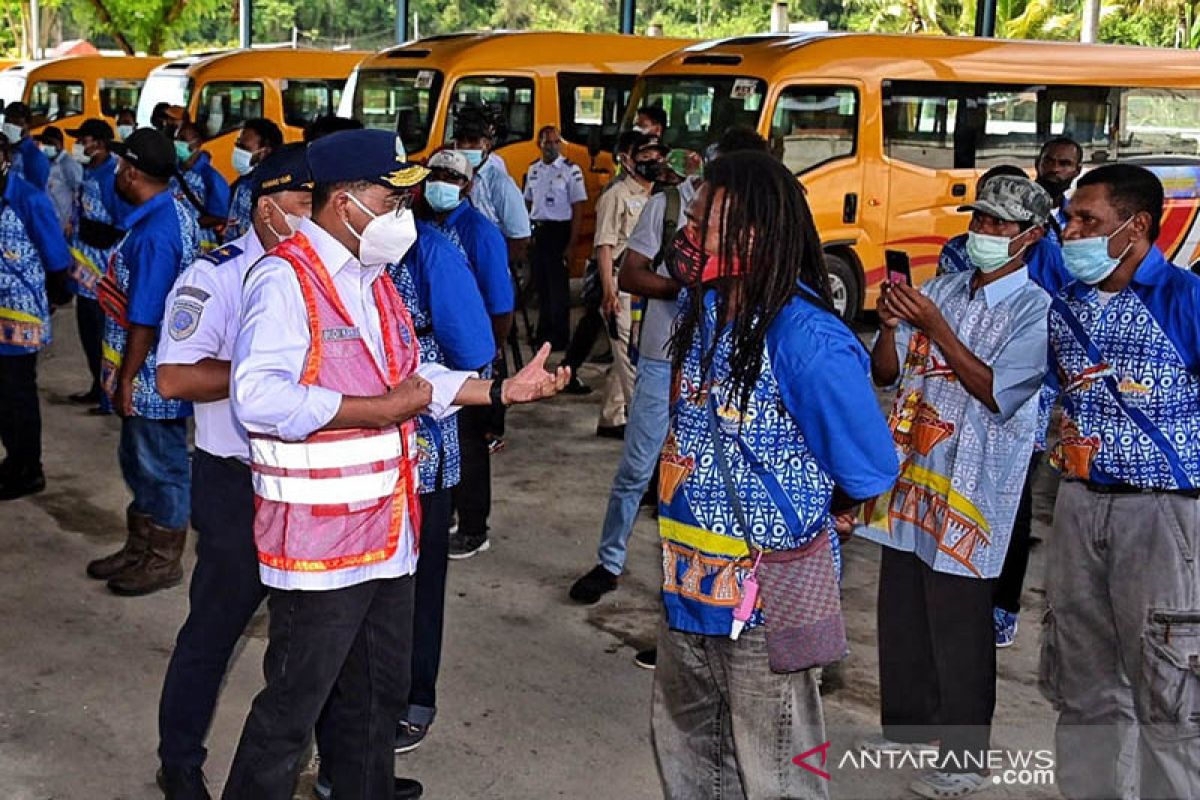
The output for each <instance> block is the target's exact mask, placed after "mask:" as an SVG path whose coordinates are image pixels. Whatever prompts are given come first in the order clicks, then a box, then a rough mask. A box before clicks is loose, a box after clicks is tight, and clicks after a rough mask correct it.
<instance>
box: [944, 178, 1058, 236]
mask: <svg viewBox="0 0 1200 800" xmlns="http://www.w3.org/2000/svg"><path fill="white" fill-rule="evenodd" d="M1053 206H1054V201H1052V200H1051V199H1050V195H1049V194H1047V193H1046V190H1045V189H1043V188H1042V187H1041V186H1038V185H1037V184H1036V183H1034V182H1033V181H1031V180H1029V178H1018V177H1016V176H1015V175H997V176H996V177H994V178H992V179H990V180H989V181H988V182H987V183H985V184H984V185H983V187H982V188H981V189H980V190H979V195H978V196H977V197H976V198H975V202H974V203H971V204H970V205H965V206H959V207H958V210H959V211H978V212H980V213H982V214H987V215H988V216H991V217H995V218H996V219H1002V220H1004V221H1006V222H1032V223H1034V224H1035V225H1044V224H1046V220H1047V219H1049V218H1050V210H1051V209H1052V208H1053Z"/></svg>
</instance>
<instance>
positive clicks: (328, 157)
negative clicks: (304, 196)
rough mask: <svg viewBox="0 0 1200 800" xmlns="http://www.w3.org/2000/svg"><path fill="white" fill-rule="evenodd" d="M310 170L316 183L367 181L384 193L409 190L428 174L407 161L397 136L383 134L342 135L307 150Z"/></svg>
mask: <svg viewBox="0 0 1200 800" xmlns="http://www.w3.org/2000/svg"><path fill="white" fill-rule="evenodd" d="M308 168H309V171H310V172H311V174H312V179H313V182H314V183H321V184H330V183H353V182H355V181H366V182H369V183H375V184H378V185H380V186H382V187H384V188H385V189H394V190H397V191H399V190H401V189H409V188H411V187H413V186H416V185H417V184H419V183H420V182H421V181H423V180H425V176H426V175H428V174H429V170H428V169H426V168H425V167H423V166H421V165H420V164H413V163H411V162H409V161H408V156H407V154H406V153H405V151H404V145H403V144H401V143H400V139H399V137H397V136H396V134H394V133H388V132H387V131H380V130H358V131H339V132H337V133H332V134H330V135H329V136H325V137H323V138H321V139H318V140H317V141H315V142H313V143H312V144H310V145H309V146H308Z"/></svg>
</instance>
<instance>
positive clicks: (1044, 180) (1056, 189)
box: [1035, 175, 1071, 200]
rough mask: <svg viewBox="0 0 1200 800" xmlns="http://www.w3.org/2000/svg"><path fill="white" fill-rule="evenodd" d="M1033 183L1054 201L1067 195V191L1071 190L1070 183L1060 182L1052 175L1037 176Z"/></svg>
mask: <svg viewBox="0 0 1200 800" xmlns="http://www.w3.org/2000/svg"><path fill="white" fill-rule="evenodd" d="M1035 183H1037V185H1038V186H1041V187H1042V188H1043V189H1045V190H1046V193H1047V194H1049V195H1050V196H1051V197H1052V198H1054V199H1055V200H1058V199H1059V198H1061V197H1062V196H1063V195H1065V194H1066V193H1067V189H1070V188H1071V182H1070V181H1064V180H1060V179H1058V178H1055V177H1054V176H1052V175H1042V176H1039V177H1038V178H1037V180H1036V181H1035Z"/></svg>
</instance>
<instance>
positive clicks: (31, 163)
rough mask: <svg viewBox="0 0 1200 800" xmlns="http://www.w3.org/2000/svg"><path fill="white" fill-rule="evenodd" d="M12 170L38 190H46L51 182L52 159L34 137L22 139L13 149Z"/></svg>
mask: <svg viewBox="0 0 1200 800" xmlns="http://www.w3.org/2000/svg"><path fill="white" fill-rule="evenodd" d="M12 168H13V169H14V170H15V171H16V172H19V173H20V174H21V177H22V178H24V179H25V180H27V181H29V182H30V183H32V184H33V185H34V187H35V188H38V189H45V188H46V184H47V183H48V182H49V180H50V159H48V158H46V154H45V153H43V152H42V148H40V147H38V143H37V142H35V141H34V140H33V137H32V136H25V137H22V139H21V141H20V142H18V143H17V146H16V147H15V148H14V149H13V155H12Z"/></svg>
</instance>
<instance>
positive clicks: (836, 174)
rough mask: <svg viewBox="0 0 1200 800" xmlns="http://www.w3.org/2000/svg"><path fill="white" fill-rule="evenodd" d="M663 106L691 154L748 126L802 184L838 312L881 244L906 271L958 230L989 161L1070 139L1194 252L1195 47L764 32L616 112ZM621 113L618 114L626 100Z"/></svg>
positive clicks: (654, 75) (647, 83)
mask: <svg viewBox="0 0 1200 800" xmlns="http://www.w3.org/2000/svg"><path fill="white" fill-rule="evenodd" d="M647 104H649V105H655V104H657V105H661V106H662V107H663V108H664V109H665V110H666V112H667V116H668V128H667V133H666V142H667V144H669V145H671V146H673V147H680V148H688V149H692V150H697V151H703V149H704V147H705V146H707V145H708V144H710V143H711V142H713V141H715V140H716V139H717V138H719V137H720V135H721V133H722V132H723V131H724V130H725V129H726V128H728V127H730V126H733V125H741V126H747V127H750V128H754V129H755V130H757V131H758V132H759V133H760V134H762V135H763V136H764V137H766V138H767V139H768V141H769V142H770V146H771V149H772V151H773V152H774V153H775V154H776V156H778V157H779V158H781V159H782V160H783V162H784V163H785V164H786V165H787V166H788V168H789V169H791V170H792V172H794V173H795V174H796V175H797V177H798V178H799V179H800V181H801V182H802V183H803V184H804V187H805V189H806V191H807V197H808V201H809V203H810V205H811V206H812V209H813V212H814V215H815V218H816V223H817V228H818V230H819V231H820V233H821V239H822V242H823V244H824V247H825V252H826V257H827V262H828V265H829V270H830V274H831V279H832V283H833V289H834V295H835V299H836V301H837V304H838V306H839V309H840V310H842V311H843V313H844V314H846V315H847V316H854V315H855V314H856V313H857V312H859V311H860V310H862V309H863V308H864V307H865V308H873V307H874V301H875V296H876V294H877V292H878V286H879V283H880V282H881V281H882V280H883V278H884V274H885V261H886V258H887V254H888V251H892V252H894V253H897V254H901V255H902V256H903V257H906V258H907V259H908V261H909V264H910V265H911V267H912V271H913V277H914V279H915V281H916V282H918V283H919V282H920V281H922V280H924V279H926V278H928V277H930V276H932V275H933V273H934V270H935V268H936V265H937V257H938V253H939V251H940V249H941V246H942V244H944V243H945V241H946V240H947V239H948V238H949V237H951V236H954V235H956V234H959V233H962V232H963V231H964V230H966V225H967V221H968V217H967V215H966V214H962V213H959V212H958V211H957V210H956V209H957V208H958V207H959V206H960V205H962V204H963V203H965V202H968V201H969V200H970V199H971V197H970V196H971V194H972V193H973V191H974V182H975V178H976V177H977V176H978V175H979V174H980V173H981V172H983V171H984V170H986V169H988V168H989V167H992V166H994V165H996V164H1002V163H1010V164H1016V165H1018V166H1021V167H1022V168H1025V169H1028V170H1032V168H1033V163H1034V160H1035V158H1036V156H1037V153H1038V150H1039V147H1040V144H1041V142H1043V141H1045V140H1046V139H1048V138H1050V137H1053V136H1060V135H1063V136H1070V137H1071V138H1073V139H1075V140H1076V141H1078V142H1079V143H1080V144H1081V145H1082V147H1083V153H1084V168H1085V169H1087V168H1089V167H1094V166H1097V165H1100V164H1105V163H1109V162H1112V161H1116V160H1122V161H1135V162H1139V163H1143V164H1145V165H1147V166H1149V167H1150V168H1151V169H1153V170H1154V171H1155V172H1157V173H1158V174H1159V176H1160V177H1161V178H1162V179H1163V182H1164V185H1165V186H1166V188H1167V195H1168V198H1169V203H1168V208H1167V211H1166V214H1165V217H1164V220H1163V233H1162V236H1161V238H1160V240H1159V244H1160V245H1161V246H1162V247H1163V249H1164V251H1165V252H1166V253H1167V255H1168V256H1169V257H1172V258H1174V259H1175V260H1176V261H1178V263H1180V264H1188V263H1190V262H1191V261H1192V260H1193V259H1194V258H1195V256H1196V255H1197V254H1198V252H1200V226H1197V225H1194V221H1195V218H1196V210H1197V201H1196V198H1197V196H1198V195H1200V189H1198V187H1200V54H1198V53H1195V52H1191V51H1186V50H1164V49H1151V48H1139V47H1117V46H1112V45H1081V44H1069V43H1058V42H1053V43H1052V42H1029V41H1003V40H996V39H977V38H966V37H961V38H960V37H942V36H901V35H886V34H816V35H761V36H748V37H741V38H734V39H725V40H718V41H712V42H705V43H701V44H697V45H694V46H691V47H686V48H684V49H682V50H679V51H678V52H675V53H672V54H671V55H669V56H667V57H665V58H662V59H660V60H659V61H657V62H656V63H654V64H653V65H652V66H650V67H649V68H648V69H647V70H646V71H645V72H644V73H643V75H642V77H641V78H640V79H639V81H638V84H637V86H636V87H635V88H634V92H633V97H632V99H631V101H630V108H631V109H632V108H634V107H636V106H639V105H647ZM630 113H632V112H630Z"/></svg>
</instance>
